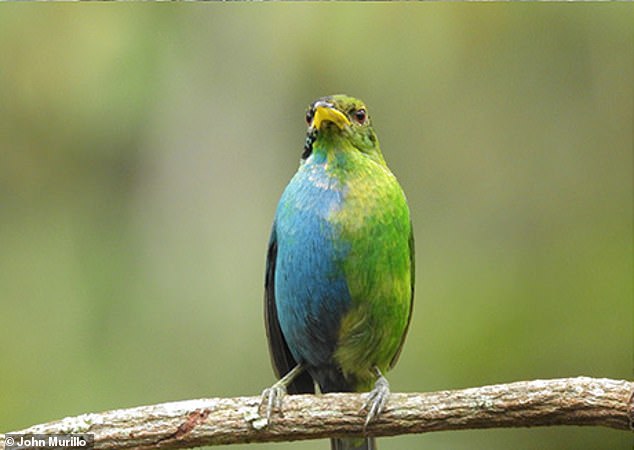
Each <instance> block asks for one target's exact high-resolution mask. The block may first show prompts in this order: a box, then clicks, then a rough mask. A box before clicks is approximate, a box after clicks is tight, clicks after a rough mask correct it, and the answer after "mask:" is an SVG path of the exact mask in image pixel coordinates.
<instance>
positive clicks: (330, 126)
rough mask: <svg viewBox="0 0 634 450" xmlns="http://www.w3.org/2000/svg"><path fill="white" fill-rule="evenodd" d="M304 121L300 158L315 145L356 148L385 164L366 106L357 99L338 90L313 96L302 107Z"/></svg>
mask: <svg viewBox="0 0 634 450" xmlns="http://www.w3.org/2000/svg"><path fill="white" fill-rule="evenodd" d="M306 123H307V124H308V131H307V135H306V144H305V146H304V154H303V155H302V159H307V158H308V157H309V156H310V155H311V154H312V152H313V147H314V146H316V145H317V146H320V147H322V148H328V147H331V148H336V149H340V150H345V149H350V150H352V151H354V150H356V151H359V152H361V153H363V154H365V155H367V156H369V157H371V158H372V159H375V160H376V161H377V162H379V163H381V164H385V162H384V160H383V156H382V155H381V150H380V148H379V141H378V139H377V137H376V133H375V132H374V129H373V128H372V121H371V120H370V116H369V115H368V110H367V108H366V106H365V104H364V103H363V102H362V101H361V100H359V99H356V98H353V97H349V96H347V95H341V94H340V95H330V96H328V97H322V98H320V99H317V100H315V101H314V102H313V103H312V104H311V105H310V106H309V107H308V110H307V111H306Z"/></svg>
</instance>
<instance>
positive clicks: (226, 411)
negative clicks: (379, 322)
mask: <svg viewBox="0 0 634 450" xmlns="http://www.w3.org/2000/svg"><path fill="white" fill-rule="evenodd" d="M633 395H634V382H630V381H620V380H610V379H596V378H587V377H579V378H565V379H556V380H535V381H520V382H517V383H510V384H498V385H494V386H484V387H479V388H471V389H463V390H455V391H439V392H430V393H422V394H400V393H395V394H392V395H391V396H390V400H389V402H388V405H387V408H386V410H385V411H384V412H383V414H382V415H381V416H380V417H379V418H378V419H377V420H376V421H375V422H373V423H372V424H371V425H370V426H369V427H368V430H367V432H368V434H371V435H374V436H393V435H398V434H406V433H424V432H428V431H441V430H459V429H476V428H507V427H533V426H550V425H593V426H603V427H609V428H615V429H618V430H629V431H631V430H632V429H634V428H633V426H634V425H633V424H634V405H633ZM364 398H365V395H364V394H328V395H321V396H314V395H293V396H287V397H285V398H284V405H283V415H280V414H279V413H278V412H275V413H274V415H273V417H272V418H271V421H270V423H268V424H267V422H266V420H265V419H264V418H262V417H261V415H260V413H261V411H258V404H259V400H260V399H259V397H237V398H211V399H201V400H190V401H182V402H174V403H163V404H158V405H151V406H141V407H138V408H130V409H119V410H114V411H107V412H103V413H96V414H82V415H81V416H77V417H67V418H65V419H62V420H59V421H55V422H49V423H45V424H42V425H35V426H33V427H30V428H28V429H25V430H21V431H19V432H16V433H42V434H48V433H93V434H94V437H95V448H97V449H181V448H189V447H199V446H203V445H217V444H235V443H245V442H270V441H293V440H299V439H317V438H325V437H334V436H339V437H341V436H351V435H358V434H361V433H363V422H364V419H365V413H364V412H360V409H361V407H362V404H363V400H364ZM4 445H5V436H4V435H0V449H4Z"/></svg>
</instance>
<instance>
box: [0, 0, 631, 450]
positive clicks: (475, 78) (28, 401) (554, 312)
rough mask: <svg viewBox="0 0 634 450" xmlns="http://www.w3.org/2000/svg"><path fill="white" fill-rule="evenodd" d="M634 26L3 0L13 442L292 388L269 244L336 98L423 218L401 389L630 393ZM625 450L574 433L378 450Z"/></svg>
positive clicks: (598, 435) (542, 14) (1, 349)
mask: <svg viewBox="0 0 634 450" xmlns="http://www.w3.org/2000/svg"><path fill="white" fill-rule="evenodd" d="M633 13H634V9H633V8H632V5H626V4H610V5H597V4H584V5H536V4H531V5H528V4H522V5H493V4H491V5H489V4H487V5H471V4H374V5H360V4H249V5H244V4H234V5H224V4H214V5H202V4H192V5H124V4H117V5H99V4H91V5H84V6H82V7H78V6H75V5H15V4H12V5H7V4H5V5H2V7H0V118H1V120H0V248H2V252H1V253H0V302H1V310H0V311H1V314H2V319H3V330H2V339H1V340H0V355H1V356H2V361H3V370H2V371H0V402H1V404H0V430H2V431H8V430H14V429H19V428H22V427H26V426H28V425H31V424H35V423H38V422H43V421H49V420H52V419H56V418H60V417H63V416H66V415H74V414H78V413H83V412H89V411H99V410H105V409H111V408H118V407H126V406H135V405H139V404H151V403H156V402H164V401H169V400H178V399H187V398H196V397H204V396H235V395H255V394H257V393H259V392H260V391H261V389H262V388H264V387H265V386H268V385H270V384H271V383H272V382H273V375H272V371H271V369H270V366H269V360H268V355H267V348H266V342H265V334H264V328H263V323H262V284H263V281H262V278H263V271H264V257H265V251H266V243H267V240H268V233H269V230H270V225H271V220H272V217H273V212H274V209H275V205H276V202H277V200H278V198H279V195H280V193H281V191H282V189H283V188H284V186H285V185H286V183H287V182H288V180H289V178H290V177H291V176H292V174H293V172H294V171H295V168H296V166H297V163H298V159H299V155H300V153H301V147H302V145H303V140H304V131H305V130H304V126H305V125H304V122H303V115H304V108H305V107H306V105H308V103H309V102H310V101H312V100H313V99H314V98H316V97H319V96H322V95H326V94H331V93H337V92H345V93H349V94H351V95H354V96H358V97H360V98H362V99H364V100H365V101H366V102H367V103H368V104H369V108H370V112H371V114H372V115H373V119H374V122H375V126H376V129H377V130H378V133H379V137H380V139H381V142H382V147H383V150H384V154H385V156H386V158H387V160H388V162H389V163H390V166H391V167H392V169H393V171H394V172H395V173H396V174H397V176H398V177H399V180H400V181H401V184H402V185H403V187H404V189H405V191H406V192H407V195H408V198H409V200H410V205H411V208H412V214H413V220H414V225H415V231H416V240H417V257H418V260H417V270H418V273H417V283H418V286H417V293H416V306H415V313H414V318H413V322H412V328H411V333H410V336H409V338H408V341H407V342H406V345H405V349H404V352H403V355H402V357H401V360H400V363H399V365H398V366H397V367H396V369H395V370H394V371H393V372H392V373H391V374H390V377H389V378H390V379H391V382H392V386H393V389H394V390H398V391H424V390H436V389H450V388H460V387H468V386H475V385H480V384H486V383H497V382H508V381H514V380H523V379H531V378H550V377H566V376H575V375H582V374H583V375H588V376H599V377H613V378H630V379H631V377H632V304H631V301H632V80H634V74H633V67H634V64H633V42H634V40H633V31H632V30H633V28H632V23H633V21H632V19H633V18H634V17H633V15H634V14H633ZM630 444H631V437H630V436H629V435H628V434H627V433H622V432H614V431H610V430H603V429H596V428H594V429H590V428H588V429H585V428H584V429H582V428H573V427H569V428H564V427H561V428H554V429H532V430H490V431H473V432H459V433H458V432H451V433H432V434H428V435H421V436H401V437H395V438H390V439H382V440H381V448H383V449H411V448H425V449H430V450H431V449H441V448H451V449H462V448H464V449H467V448H469V449H474V448H481V449H507V448H513V449H534V448H540V449H599V448H606V449H608V448H609V449H616V448H627V447H629V445H630ZM327 445H328V444H327V443H326V442H324V441H317V442H305V443H293V444H275V445H258V446H257V447H258V448H262V449H269V448H301V449H323V448H326V447H327ZM232 448H235V449H242V448H252V446H235V447H232Z"/></svg>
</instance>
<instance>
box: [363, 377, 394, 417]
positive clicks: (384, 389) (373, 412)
mask: <svg viewBox="0 0 634 450" xmlns="http://www.w3.org/2000/svg"><path fill="white" fill-rule="evenodd" d="M389 397H390V383H388V381H387V379H386V378H385V377H383V376H382V375H381V376H380V377H379V378H378V379H377V380H376V383H374V389H372V390H371V391H370V393H369V394H368V398H367V399H366V401H365V403H364V404H363V407H362V408H361V410H362V411H363V410H367V411H368V415H367V416H366V419H365V424H364V426H363V428H366V427H367V426H368V425H369V424H370V422H372V421H373V420H374V419H376V418H377V417H378V416H379V415H380V414H381V413H382V412H383V410H384V409H385V405H386V404H387V401H388V399H389Z"/></svg>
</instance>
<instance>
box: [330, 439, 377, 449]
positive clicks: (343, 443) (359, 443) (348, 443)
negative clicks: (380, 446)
mask: <svg viewBox="0 0 634 450" xmlns="http://www.w3.org/2000/svg"><path fill="white" fill-rule="evenodd" d="M376 448H377V447H376V441H375V440H374V438H373V437H367V438H345V439H340V438H334V439H331V440H330V450H376Z"/></svg>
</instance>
